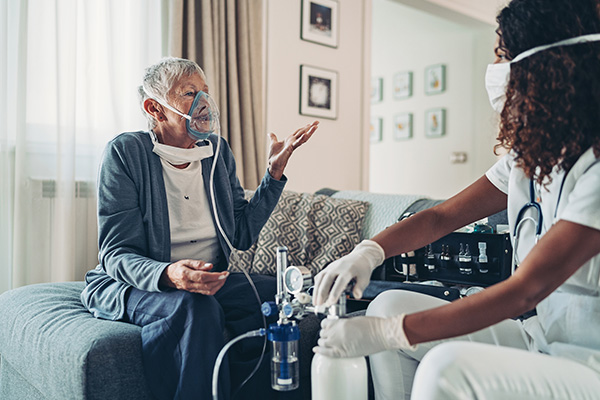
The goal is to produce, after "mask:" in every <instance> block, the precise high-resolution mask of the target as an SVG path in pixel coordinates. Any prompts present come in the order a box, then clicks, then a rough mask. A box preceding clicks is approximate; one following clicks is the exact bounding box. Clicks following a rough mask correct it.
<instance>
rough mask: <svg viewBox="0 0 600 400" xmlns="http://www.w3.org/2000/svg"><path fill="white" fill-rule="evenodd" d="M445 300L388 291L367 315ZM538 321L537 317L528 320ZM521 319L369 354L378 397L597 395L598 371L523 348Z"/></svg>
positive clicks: (517, 399) (580, 398)
mask: <svg viewBox="0 0 600 400" xmlns="http://www.w3.org/2000/svg"><path fill="white" fill-rule="evenodd" d="M446 303H447V302H446V301H444V300H441V299H438V298H436V297H432V296H428V295H424V294H421V293H416V292H410V291H402V290H390V291H386V292H383V293H382V294H380V295H379V296H377V298H375V300H373V301H372V302H371V304H370V305H369V308H368V309H367V315H370V316H377V317H388V316H391V315H398V314H401V313H407V314H410V313H414V312H418V311H423V310H426V309H429V308H434V307H437V306H440V305H443V304H446ZM533 318H535V317H533ZM528 346H529V339H528V336H527V335H526V334H525V332H524V330H523V328H522V324H521V322H520V321H514V320H506V321H502V322H500V323H498V324H496V325H493V326H491V327H489V328H486V329H482V330H480V331H478V332H475V333H473V334H470V335H466V336H461V337H458V338H454V339H448V340H442V341H435V342H429V343H423V344H419V345H418V346H417V350H416V351H410V350H394V351H384V352H381V353H377V354H373V355H371V356H369V361H370V366H371V372H372V375H373V384H374V387H375V398H376V400H388V399H389V400H391V399H394V400H398V399H412V400H438V399H439V400H453V399H461V400H466V399H478V400H490V399H491V400H499V399H502V400H508V399H510V400H522V399H553V400H557V399H565V400H570V399H573V400H575V399H577V400H584V399H599V400H600V374H598V373H597V372H596V371H594V370H593V369H591V368H589V367H587V366H585V365H583V364H580V363H577V362H575V361H571V360H568V359H564V358H560V357H553V356H549V355H545V354H541V353H537V352H532V351H529V350H528Z"/></svg>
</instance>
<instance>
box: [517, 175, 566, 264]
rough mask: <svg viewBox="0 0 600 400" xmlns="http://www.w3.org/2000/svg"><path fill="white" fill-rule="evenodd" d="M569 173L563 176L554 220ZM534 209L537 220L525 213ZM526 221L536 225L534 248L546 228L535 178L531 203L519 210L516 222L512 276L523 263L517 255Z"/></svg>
mask: <svg viewBox="0 0 600 400" xmlns="http://www.w3.org/2000/svg"><path fill="white" fill-rule="evenodd" d="M567 175H568V171H565V175H564V176H563V179H562V182H561V184H560V190H559V192H558V199H556V208H555V209H554V218H555V219H556V215H557V213H558V205H559V204H560V198H561V195H562V191H563V187H564V186H565V180H566V179H567ZM529 209H533V210H534V211H535V214H537V219H536V218H534V217H533V216H528V217H525V213H526V212H527V210H529ZM526 221H532V222H533V223H534V224H535V241H534V246H535V245H536V244H537V242H538V241H539V240H540V236H541V235H542V228H543V227H544V215H543V213H542V206H541V204H540V203H538V202H537V201H536V199H535V188H534V182H533V178H532V179H530V180H529V201H528V202H527V203H525V205H524V206H523V207H521V209H520V210H519V213H518V214H517V219H516V220H515V229H514V230H513V238H514V246H513V263H512V267H511V274H512V273H514V272H515V269H516V268H517V267H518V266H519V264H520V263H521V261H520V260H519V256H518V254H517V247H518V246H519V236H520V235H519V234H520V232H521V226H522V225H523V223H525V222H526Z"/></svg>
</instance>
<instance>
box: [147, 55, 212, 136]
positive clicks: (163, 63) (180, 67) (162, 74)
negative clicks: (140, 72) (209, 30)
mask: <svg viewBox="0 0 600 400" xmlns="http://www.w3.org/2000/svg"><path fill="white" fill-rule="evenodd" d="M196 73H197V74H200V76H201V77H202V79H204V81H205V82H206V75H204V71H202V68H200V66H199V65H198V64H196V63H195V62H194V61H191V60H186V59H183V58H176V57H165V58H163V59H161V60H160V61H159V62H157V63H156V64H154V65H151V66H149V67H148V68H146V70H145V71H144V78H143V80H142V85H141V86H140V87H139V88H138V97H139V100H140V106H141V107H142V112H143V113H144V115H145V116H146V119H147V120H148V129H154V128H155V127H156V120H155V119H154V117H153V116H152V115H150V114H148V113H147V112H146V110H144V101H146V99H147V98H153V99H156V100H158V101H160V102H167V94H168V93H169V91H170V90H171V88H172V87H173V84H174V83H175V81H177V80H178V79H179V78H181V77H182V76H184V75H188V76H189V75H193V74H196ZM187 111H188V110H183V112H184V113H185V112H187Z"/></svg>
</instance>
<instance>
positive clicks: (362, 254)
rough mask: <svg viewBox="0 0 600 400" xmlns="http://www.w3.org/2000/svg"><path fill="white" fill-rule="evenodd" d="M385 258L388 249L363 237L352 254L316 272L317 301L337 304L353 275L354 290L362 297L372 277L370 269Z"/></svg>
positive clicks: (316, 302)
mask: <svg viewBox="0 0 600 400" xmlns="http://www.w3.org/2000/svg"><path fill="white" fill-rule="evenodd" d="M384 260H385V252H384V251H383V249H382V248H381V246H380V245H379V244H378V243H377V242H374V241H372V240H363V241H362V242H360V243H359V244H358V246H356V247H355V248H354V250H352V252H351V253H350V254H347V255H345V256H344V257H342V258H340V259H339V260H336V261H334V262H332V263H331V264H329V265H328V266H327V267H326V268H325V269H324V270H323V271H321V272H319V273H318V274H317V276H315V289H314V294H313V303H314V305H315V306H319V305H321V304H325V305H326V306H330V305H332V304H335V303H336V302H337V300H338V298H339V297H340V295H341V294H342V293H343V292H344V290H345V289H346V287H347V286H348V284H349V283H350V281H351V280H353V279H354V280H355V284H354V288H353V289H352V294H353V295H354V298H356V299H360V298H361V297H362V294H363V291H364V290H365V288H366V287H367V285H368V284H369V281H370V280H371V273H372V272H373V270H374V269H375V268H376V267H378V266H379V265H381V264H382V263H383V261H384Z"/></svg>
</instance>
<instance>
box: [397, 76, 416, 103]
mask: <svg viewBox="0 0 600 400" xmlns="http://www.w3.org/2000/svg"><path fill="white" fill-rule="evenodd" d="M412 79H413V75H412V72H409V71H406V72H398V73H397V74H395V75H394V82H393V83H394V88H393V91H394V99H396V100H402V99H408V98H409V97H410V96H412Z"/></svg>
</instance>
